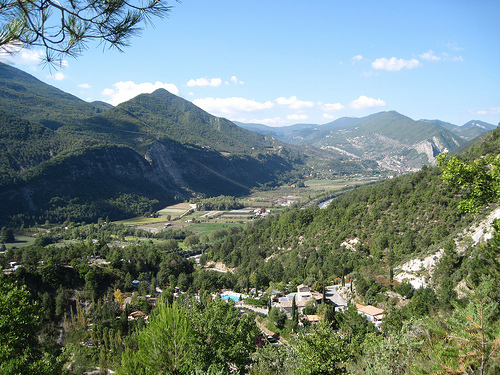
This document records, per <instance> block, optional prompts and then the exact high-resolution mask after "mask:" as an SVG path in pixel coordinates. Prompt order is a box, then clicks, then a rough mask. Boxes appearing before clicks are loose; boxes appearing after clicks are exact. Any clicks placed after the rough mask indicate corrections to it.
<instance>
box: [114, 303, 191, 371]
mask: <svg viewBox="0 0 500 375" xmlns="http://www.w3.org/2000/svg"><path fill="white" fill-rule="evenodd" d="M134 340H135V342H136V345H137V346H136V347H137V350H136V351H134V350H132V349H130V348H127V349H126V351H125V353H124V354H123V356H122V363H121V367H120V369H119V371H118V373H119V374H175V373H185V372H186V369H187V368H188V367H189V366H190V365H191V363H192V362H193V360H194V354H195V353H194V351H193V348H194V347H193V344H194V332H193V327H192V324H191V322H190V319H189V318H188V315H187V313H186V310H185V309H184V308H182V306H180V305H179V304H177V303H176V302H174V303H173V304H172V305H171V306H170V305H168V304H167V303H165V302H163V301H160V302H159V303H158V305H157V307H156V309H155V313H154V314H153V315H152V316H151V319H150V323H149V324H148V325H147V326H146V327H145V328H144V329H143V330H142V331H138V332H136V334H135V335H134Z"/></svg>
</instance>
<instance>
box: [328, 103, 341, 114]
mask: <svg viewBox="0 0 500 375" xmlns="http://www.w3.org/2000/svg"><path fill="white" fill-rule="evenodd" d="M343 109H345V106H344V105H342V104H340V103H327V104H323V111H325V112H337V111H342V110H343Z"/></svg>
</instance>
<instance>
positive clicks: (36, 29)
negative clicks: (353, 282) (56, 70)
mask: <svg viewBox="0 0 500 375" xmlns="http://www.w3.org/2000/svg"><path fill="white" fill-rule="evenodd" d="M171 8H172V7H171V6H169V5H168V4H167V1H166V0H130V1H127V0H113V1H100V0H82V1H73V0H61V1H55V0H32V1H29V2H26V1H18V0H0V50H3V51H6V52H9V53H14V52H15V51H17V50H18V48H19V47H25V48H30V47H33V46H40V47H43V48H45V61H46V62H48V63H56V64H58V65H61V64H62V59H63V57H64V56H77V55H79V54H80V53H81V52H82V51H84V50H85V49H86V48H87V43H88V42H89V41H92V40H97V41H99V42H100V43H104V44H105V45H108V46H109V47H113V48H117V49H118V50H120V51H121V50H122V49H123V47H125V46H128V44H129V39H130V37H132V36H133V35H135V34H137V33H138V32H139V31H140V29H141V27H140V25H141V24H146V25H147V24H149V23H150V21H151V18H152V17H159V18H164V17H165V16H166V15H167V14H168V13H169V12H170V10H171Z"/></svg>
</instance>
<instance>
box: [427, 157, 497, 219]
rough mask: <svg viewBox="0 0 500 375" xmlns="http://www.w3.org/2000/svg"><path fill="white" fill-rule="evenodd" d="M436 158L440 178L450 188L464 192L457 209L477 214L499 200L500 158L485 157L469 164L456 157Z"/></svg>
mask: <svg viewBox="0 0 500 375" xmlns="http://www.w3.org/2000/svg"><path fill="white" fill-rule="evenodd" d="M447 156H448V155H447V154H441V155H439V156H438V159H437V160H438V165H439V167H440V168H441V170H442V172H443V174H442V178H443V180H445V181H446V182H447V183H448V184H449V185H450V186H452V187H453V188H456V189H461V190H462V191H464V194H465V197H464V198H463V199H462V200H461V201H460V203H459V205H458V207H459V209H460V210H462V211H464V212H472V213H477V212H479V210H480V208H481V207H482V206H483V205H485V204H486V203H490V202H493V201H495V200H498V198H500V158H498V157H497V156H486V157H484V158H480V159H477V160H473V161H471V162H469V163H466V162H463V161H461V160H459V159H458V158H457V157H456V156H452V157H447Z"/></svg>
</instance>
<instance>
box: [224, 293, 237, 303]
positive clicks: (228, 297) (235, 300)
mask: <svg viewBox="0 0 500 375" xmlns="http://www.w3.org/2000/svg"><path fill="white" fill-rule="evenodd" d="M220 298H223V299H232V300H233V301H234V302H238V301H239V300H240V297H236V296H233V295H231V294H221V296H220Z"/></svg>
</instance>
